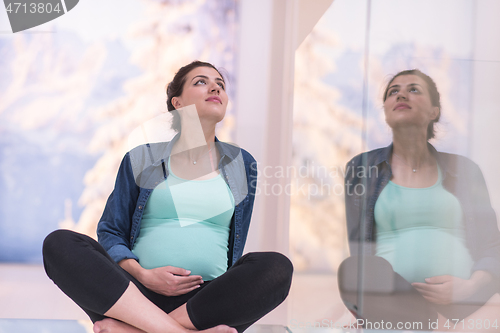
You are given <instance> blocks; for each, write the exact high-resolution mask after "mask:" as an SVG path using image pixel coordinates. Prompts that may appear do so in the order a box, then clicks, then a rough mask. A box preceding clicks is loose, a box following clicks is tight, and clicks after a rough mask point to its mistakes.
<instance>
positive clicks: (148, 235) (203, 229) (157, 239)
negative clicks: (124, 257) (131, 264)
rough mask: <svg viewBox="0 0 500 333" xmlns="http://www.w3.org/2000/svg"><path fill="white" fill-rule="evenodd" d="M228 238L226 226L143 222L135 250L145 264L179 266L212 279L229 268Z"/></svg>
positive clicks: (149, 267) (150, 266)
mask: <svg viewBox="0 0 500 333" xmlns="http://www.w3.org/2000/svg"><path fill="white" fill-rule="evenodd" d="M148 222H151V221H148ZM143 223H144V221H143ZM177 223H178V222H177ZM152 225H154V223H152ZM226 229H227V228H226ZM227 242H228V231H227V230H225V229H224V228H220V229H214V228H213V227H211V228H210V227H207V226H205V225H203V223H196V224H192V225H188V226H185V227H179V226H170V225H155V226H154V227H151V228H148V227H144V226H143V227H142V228H141V234H140V236H139V237H138V239H137V241H136V243H135V244H134V248H133V250H132V252H133V253H134V254H135V255H136V256H137V257H138V258H139V263H140V264H141V266H142V267H144V268H147V269H152V268H157V267H163V266H174V267H180V268H184V269H187V270H190V271H191V275H201V276H202V277H203V280H205V281H209V280H213V279H215V278H216V277H218V276H220V275H222V274H223V273H224V272H226V270H227V252H228V245H227Z"/></svg>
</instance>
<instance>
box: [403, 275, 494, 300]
mask: <svg viewBox="0 0 500 333" xmlns="http://www.w3.org/2000/svg"><path fill="white" fill-rule="evenodd" d="M491 281H493V275H492V274H491V273H488V272H486V271H475V272H474V273H473V274H472V275H471V277H470V278H469V279H468V280H464V279H461V278H458V277H455V276H451V275H440V276H433V277H431V278H427V279H425V282H426V283H418V282H415V283H412V286H413V287H414V288H415V289H416V290H417V291H418V292H420V294H422V296H423V297H424V298H425V299H426V300H428V301H429V302H432V303H435V304H444V305H445V304H450V303H453V302H456V301H462V300H465V299H467V298H469V297H471V296H472V295H474V294H475V293H476V292H477V291H478V290H479V289H480V288H481V287H483V286H485V285H487V284H489V283H490V282H491Z"/></svg>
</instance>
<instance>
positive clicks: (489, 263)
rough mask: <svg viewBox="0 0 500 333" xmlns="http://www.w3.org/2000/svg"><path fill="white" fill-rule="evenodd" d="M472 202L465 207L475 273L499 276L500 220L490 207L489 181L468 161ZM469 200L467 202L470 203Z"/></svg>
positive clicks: (467, 183)
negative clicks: (487, 184) (499, 225)
mask: <svg viewBox="0 0 500 333" xmlns="http://www.w3.org/2000/svg"><path fill="white" fill-rule="evenodd" d="M467 164H468V165H467V168H466V170H467V175H463V176H465V178H466V179H467V180H468V181H467V182H465V184H463V185H466V186H467V187H468V188H462V189H460V190H461V191H463V192H465V193H468V194H469V195H468V196H469V200H466V202H465V204H464V205H463V209H464V210H465V211H464V213H465V214H464V215H465V218H466V219H467V220H466V221H465V225H466V232H467V235H468V236H469V237H468V238H469V239H468V242H469V246H470V248H471V253H472V256H473V259H474V265H473V267H472V271H478V270H484V271H487V272H490V273H492V274H493V275H494V276H496V277H497V278H498V277H500V232H499V230H498V225H497V218H496V214H495V211H494V210H493V207H492V206H491V202H490V197H489V194H488V189H487V186H486V181H485V179H484V176H483V173H482V172H481V169H480V168H479V166H478V165H477V164H475V163H474V162H472V161H470V160H468V159H467ZM467 201H468V202H467Z"/></svg>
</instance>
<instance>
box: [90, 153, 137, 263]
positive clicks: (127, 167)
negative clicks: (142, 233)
mask: <svg viewBox="0 0 500 333" xmlns="http://www.w3.org/2000/svg"><path fill="white" fill-rule="evenodd" d="M139 192H140V188H139V186H137V185H136V183H135V179H134V175H133V171H132V166H131V162H130V155H129V153H127V154H126V155H125V157H124V158H123V160H122V162H121V165H120V168H119V170H118V175H117V177H116V182H115V188H114V190H113V192H112V193H111V195H110V196H109V198H108V201H107V202H106V207H105V208H104V212H103V214H102V217H101V219H100V221H99V224H98V225H97V237H98V241H99V243H100V244H101V245H102V246H103V247H104V249H105V250H106V251H107V252H108V254H109V255H110V256H111V258H113V260H114V261H115V262H120V261H121V260H123V259H129V258H131V259H135V260H138V258H137V256H135V255H134V254H133V253H132V251H131V244H130V239H131V236H132V235H131V227H132V217H133V214H134V211H135V208H136V205H137V200H138V198H139Z"/></svg>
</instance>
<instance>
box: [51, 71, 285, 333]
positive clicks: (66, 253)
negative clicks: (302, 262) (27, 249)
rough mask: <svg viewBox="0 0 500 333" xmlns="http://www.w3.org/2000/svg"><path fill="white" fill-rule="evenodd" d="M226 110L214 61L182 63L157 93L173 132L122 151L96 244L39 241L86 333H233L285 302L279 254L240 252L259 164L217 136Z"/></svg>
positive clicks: (74, 239) (78, 238) (62, 238)
mask: <svg viewBox="0 0 500 333" xmlns="http://www.w3.org/2000/svg"><path fill="white" fill-rule="evenodd" d="M227 103H228V96H227V94H226V83H225V81H224V78H223V76H222V75H221V74H220V73H219V71H218V70H217V69H216V68H215V67H214V66H213V65H211V64H209V63H204V62H199V61H196V62H193V63H191V64H189V65H187V66H185V67H182V68H181V69H180V70H179V71H178V72H177V74H176V75H175V77H174V79H173V81H172V82H171V83H170V84H169V85H168V88H167V105H168V109H169V111H171V112H173V125H172V128H173V129H175V130H177V131H178V132H179V133H178V134H177V135H176V136H175V137H174V138H173V139H172V141H170V142H166V143H150V144H146V145H143V146H139V147H136V148H134V149H133V150H131V151H130V152H128V153H127V154H126V155H125V157H124V159H123V161H122V163H121V165H120V169H119V171H118V176H117V179H116V183H115V188H114V190H113V192H112V193H111V195H110V197H109V199H108V201H107V203H106V207H105V209H104V213H103V215H102V218H101V220H100V222H99V225H98V228H97V235H98V239H99V243H97V242H95V241H94V240H93V239H91V238H89V237H87V236H85V235H81V234H78V233H74V232H71V231H67V230H57V231H54V232H53V233H51V234H50V235H49V236H47V238H46V239H45V242H44V245H43V257H44V265H45V270H46V272H47V275H48V276H49V277H50V278H51V279H52V280H53V281H54V283H55V284H57V285H58V286H59V288H60V289H61V290H62V291H63V292H64V293H66V294H67V295H68V296H69V297H70V298H71V299H73V300H74V301H75V302H76V303H77V304H78V305H79V306H80V307H81V308H82V309H83V310H84V311H85V312H86V313H87V314H88V315H89V317H90V318H91V319H92V321H93V322H94V332H96V333H99V332H102V333H106V332H148V333H156V332H187V331H189V330H209V331H217V332H236V331H238V332H242V331H244V330H245V329H246V328H248V327H249V326H250V325H251V324H253V323H254V322H255V321H257V320H258V319H259V318H261V317H263V316H264V315H265V314H267V313H268V312H270V311H271V310H272V309H274V308H275V307H276V306H278V305H279V304H280V303H281V302H283V300H284V299H285V298H286V296H287V295H288V291H289V288H290V284H291V278H292V270H293V268H292V264H291V263H290V261H289V260H288V259H287V258H286V257H285V256H283V255H281V254H279V253H274V252H266V253H248V254H246V255H244V256H242V253H243V248H244V245H245V241H246V237H247V233H248V227H249V223H250V217H251V214H252V208H253V202H254V196H255V188H256V179H257V168H256V162H255V160H254V159H253V157H252V156H251V155H250V154H249V153H248V152H246V151H245V150H243V149H240V148H238V147H235V146H233V145H230V144H227V143H223V142H220V141H219V140H218V139H217V138H216V136H215V126H216V124H217V123H218V122H220V121H221V120H222V119H223V118H224V115H225V112H226V107H227Z"/></svg>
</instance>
